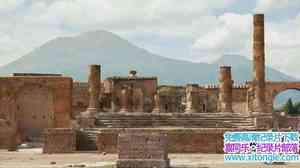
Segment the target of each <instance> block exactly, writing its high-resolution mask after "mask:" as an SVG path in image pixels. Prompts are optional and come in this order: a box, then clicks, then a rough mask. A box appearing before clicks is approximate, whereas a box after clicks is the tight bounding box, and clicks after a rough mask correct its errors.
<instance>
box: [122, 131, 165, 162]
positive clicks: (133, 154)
mask: <svg viewBox="0 0 300 168" xmlns="http://www.w3.org/2000/svg"><path fill="white" fill-rule="evenodd" d="M167 143H168V139H167V135H166V134H162V133H158V132H148V133H141V132H127V133H121V134H119V136H118V154H119V158H118V160H117V168H134V167H138V168H153V167H156V168H167V167H169V158H168V149H167V147H168V144H167Z"/></svg>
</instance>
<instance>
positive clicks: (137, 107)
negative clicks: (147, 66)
mask: <svg viewBox="0 0 300 168" xmlns="http://www.w3.org/2000/svg"><path fill="white" fill-rule="evenodd" d="M133 91H134V93H133V97H134V100H135V101H134V102H133V104H134V111H136V112H144V93H143V90H142V89H141V88H136V89H134V90H133Z"/></svg>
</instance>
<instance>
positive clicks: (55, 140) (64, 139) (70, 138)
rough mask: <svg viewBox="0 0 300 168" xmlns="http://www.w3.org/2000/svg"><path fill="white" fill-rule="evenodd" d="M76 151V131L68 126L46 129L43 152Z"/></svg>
mask: <svg viewBox="0 0 300 168" xmlns="http://www.w3.org/2000/svg"><path fill="white" fill-rule="evenodd" d="M75 151H76V132H75V130H73V129H68V128H54V129H46V130H45V132H44V146H43V153H47V154H51V153H72V152H75Z"/></svg>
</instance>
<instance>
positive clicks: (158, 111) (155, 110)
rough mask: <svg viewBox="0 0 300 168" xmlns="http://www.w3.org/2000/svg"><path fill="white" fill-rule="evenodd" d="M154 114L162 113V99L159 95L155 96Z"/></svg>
mask: <svg viewBox="0 0 300 168" xmlns="http://www.w3.org/2000/svg"><path fill="white" fill-rule="evenodd" d="M152 113H160V98H159V94H158V93H156V94H155V95H154V108H153V110H152Z"/></svg>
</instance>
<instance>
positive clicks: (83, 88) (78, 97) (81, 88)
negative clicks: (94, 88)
mask: <svg viewBox="0 0 300 168" xmlns="http://www.w3.org/2000/svg"><path fill="white" fill-rule="evenodd" d="M88 105H89V92H88V83H86V82H74V83H73V91H72V117H73V118H74V117H75V116H77V115H79V114H80V113H81V112H84V111H86V109H87V107H88Z"/></svg>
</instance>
